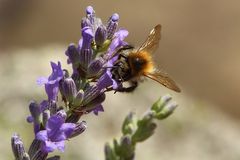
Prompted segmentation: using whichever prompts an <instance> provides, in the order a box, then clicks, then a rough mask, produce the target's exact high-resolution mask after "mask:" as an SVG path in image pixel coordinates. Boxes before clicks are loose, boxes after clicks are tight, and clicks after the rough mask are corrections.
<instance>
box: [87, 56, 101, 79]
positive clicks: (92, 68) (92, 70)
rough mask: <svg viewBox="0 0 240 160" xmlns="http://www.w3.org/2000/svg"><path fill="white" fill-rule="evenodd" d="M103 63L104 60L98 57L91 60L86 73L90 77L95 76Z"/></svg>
mask: <svg viewBox="0 0 240 160" xmlns="http://www.w3.org/2000/svg"><path fill="white" fill-rule="evenodd" d="M103 64H104V61H103V60H102V59H100V58H99V59H96V60H94V61H92V62H91V63H90V65H89V67H88V75H89V76H90V77H91V76H96V75H97V74H98V73H99V72H100V70H101V69H102V66H103Z"/></svg>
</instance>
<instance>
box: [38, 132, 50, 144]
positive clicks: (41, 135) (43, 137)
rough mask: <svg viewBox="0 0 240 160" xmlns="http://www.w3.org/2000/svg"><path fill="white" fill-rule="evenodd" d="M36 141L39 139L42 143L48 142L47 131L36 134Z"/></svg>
mask: <svg viewBox="0 0 240 160" xmlns="http://www.w3.org/2000/svg"><path fill="white" fill-rule="evenodd" d="M36 139H38V140H40V141H44V142H45V141H47V140H48V135H47V131H46V130H42V131H39V132H38V133H37V134H36Z"/></svg>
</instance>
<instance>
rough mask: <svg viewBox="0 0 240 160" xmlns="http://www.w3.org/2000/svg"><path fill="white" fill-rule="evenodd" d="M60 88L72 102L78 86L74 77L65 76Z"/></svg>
mask: <svg viewBox="0 0 240 160" xmlns="http://www.w3.org/2000/svg"><path fill="white" fill-rule="evenodd" d="M60 88H61V92H62V94H63V96H64V97H65V98H66V100H68V101H69V102H72V101H73V99H74V97H75V96H76V94H77V93H76V92H77V88H76V85H75V82H74V80H73V79H72V78H65V79H63V80H62V81H61V83H60Z"/></svg>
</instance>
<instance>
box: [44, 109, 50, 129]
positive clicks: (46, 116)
mask: <svg viewBox="0 0 240 160" xmlns="http://www.w3.org/2000/svg"><path fill="white" fill-rule="evenodd" d="M42 118H43V126H44V127H45V126H46V124H47V121H48V119H49V118H50V111H49V110H45V111H43V115H42Z"/></svg>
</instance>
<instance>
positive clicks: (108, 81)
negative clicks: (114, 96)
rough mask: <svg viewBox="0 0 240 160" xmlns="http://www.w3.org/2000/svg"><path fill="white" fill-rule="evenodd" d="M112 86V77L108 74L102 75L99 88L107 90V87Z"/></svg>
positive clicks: (98, 83) (98, 84)
mask: <svg viewBox="0 0 240 160" xmlns="http://www.w3.org/2000/svg"><path fill="white" fill-rule="evenodd" d="M112 84H113V80H112V78H111V77H110V75H109V74H107V73H105V74H104V75H102V76H101V77H100V78H99V80H98V82H97V86H98V88H99V90H102V89H104V88H107V87H109V86H111V85H112Z"/></svg>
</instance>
